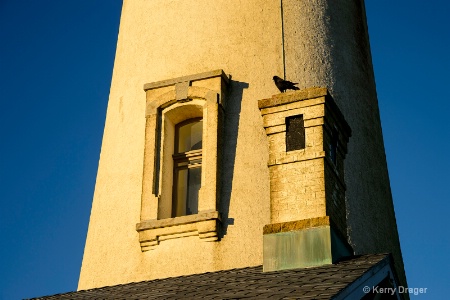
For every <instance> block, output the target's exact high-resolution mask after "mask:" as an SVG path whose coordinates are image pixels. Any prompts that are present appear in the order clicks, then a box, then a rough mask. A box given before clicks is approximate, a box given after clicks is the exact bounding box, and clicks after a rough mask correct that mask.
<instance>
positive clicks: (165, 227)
mask: <svg viewBox="0 0 450 300" xmlns="http://www.w3.org/2000/svg"><path fill="white" fill-rule="evenodd" d="M219 222H220V214H219V212H217V211H204V212H199V213H198V214H195V215H188V216H182V217H176V218H168V219H162V220H147V221H143V222H141V223H139V224H136V230H137V231H138V232H139V241H140V243H141V250H142V251H143V252H144V251H148V250H152V249H154V248H155V247H156V246H157V245H158V244H159V242H160V241H163V240H170V239H175V238H180V237H185V236H195V235H198V237H199V238H200V239H201V240H203V241H205V242H214V241H217V240H218V239H219V237H218V235H217V230H218V226H219Z"/></svg>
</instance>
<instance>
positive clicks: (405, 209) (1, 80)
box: [0, 0, 450, 299]
mask: <svg viewBox="0 0 450 300" xmlns="http://www.w3.org/2000/svg"><path fill="white" fill-rule="evenodd" d="M120 8H121V1H119V0H108V1H106V0H91V1H87V0H77V1H75V0H66V1H57V0H40V1H31V0H28V1H26V0H0V103H1V109H0V185H1V188H0V241H1V244H0V245H1V247H0V299H20V298H26V297H36V296H41V295H50V294H55V293H61V292H68V291H73V290H75V289H76V287H77V282H78V275H79V270H80V266H81V259H82V255H83V248H84V241H85V237H86V231H87V226H88V221H89V213H90V208H91V201H92V195H93V190H94V184H95V176H96V172H97V164H98V158H99V153H100V146H101V139H102V133H103V126H104V120H105V113H106V106H107V101H108V94H109V85H110V81H111V73H112V68H113V61H114V53H115V46H116V39H117V33H118V25H119V17H120ZM449 8H450V4H448V2H447V1H444V0H431V1H423V0H422V1H418V0H410V1H406V0H398V1H387V0H376V1H375V0H366V9H367V16H368V23H369V32H370V39H371V47H372V55H373V62H374V68H375V76H376V82H377V91H378V98H379V106H380V112H381V118H382V126H383V133H384V139H385V147H386V155H387V159H388V166H389V173H390V179H391V187H392V193H393V197H394V206H395V211H396V216H397V224H398V229H399V234H400V241H401V245H402V251H403V258H404V262H405V268H406V275H407V278H408V283H409V286H410V287H418V288H420V287H423V288H427V294H425V295H422V296H412V298H416V297H419V298H423V299H444V298H446V297H447V296H448V292H447V291H446V288H447V285H448V282H447V281H448V278H450V274H449V271H448V270H449V269H450V263H449V261H450V259H449V258H448V255H450V235H449V234H448V232H447V230H448V229H449V225H448V212H449V211H450V204H449V202H450V196H449V194H448V190H447V189H446V187H447V184H450V180H449V179H450V176H449V170H450V159H449V155H448V152H449V149H450V134H449V129H450V126H449V123H448V121H447V120H448V117H447V115H448V113H449V111H450V104H449V100H450V99H449V98H450V97H449V96H448V95H447V88H448V86H449V83H448V82H449V79H450V76H449V75H448V74H449V71H450V60H449V53H450V22H449V21H448V16H449V13H450V9H449Z"/></svg>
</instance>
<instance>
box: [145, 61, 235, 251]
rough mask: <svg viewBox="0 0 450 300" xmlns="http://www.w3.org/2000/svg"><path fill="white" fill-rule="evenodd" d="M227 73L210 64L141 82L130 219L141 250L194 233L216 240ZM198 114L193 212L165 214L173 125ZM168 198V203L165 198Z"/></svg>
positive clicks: (169, 188)
mask: <svg viewBox="0 0 450 300" xmlns="http://www.w3.org/2000/svg"><path fill="white" fill-rule="evenodd" d="M228 84H229V78H228V76H227V75H225V73H224V72H223V70H215V71H211V72H205V73H200V74H195V75H190V76H184V77H179V78H174V79H170V80H164V81H158V82H154V83H147V84H145V85H144V90H145V92H146V125H145V126H146V127H145V146H144V147H145V148H144V166H143V181H142V196H141V220H140V223H138V224H136V230H137V231H138V233H139V241H140V245H141V250H142V251H148V250H152V249H154V248H155V247H156V246H157V245H158V244H159V243H160V241H163V240H166V239H173V238H181V237H184V236H192V235H198V236H199V238H200V239H201V240H203V241H217V240H218V239H219V238H218V228H219V225H220V213H219V212H218V203H219V183H220V180H219V178H218V175H219V165H220V157H221V155H220V151H219V150H220V147H219V145H220V143H221V138H222V124H223V114H224V100H225V93H226V91H227V86H228ZM196 117H203V137H202V138H203V148H202V151H203V152H202V175H201V176H202V180H201V188H200V191H199V199H198V214H194V215H188V216H180V217H175V218H172V217H171V214H170V213H171V212H170V210H171V203H172V183H173V159H172V154H173V147H174V128H175V125H176V124H178V123H180V122H183V121H184V120H187V119H191V118H196ZM169 203H170V204H169Z"/></svg>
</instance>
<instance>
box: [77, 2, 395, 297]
mask: <svg viewBox="0 0 450 300" xmlns="http://www.w3.org/2000/svg"><path fill="white" fill-rule="evenodd" d="M283 3H284V24H285V25H284V30H285V40H284V43H285V54H286V55H285V57H286V74H287V78H288V79H290V80H293V81H296V82H300V85H299V86H300V87H301V88H303V87H311V86H323V87H327V88H329V89H330V91H331V93H332V96H333V97H334V99H335V100H336V102H337V103H338V105H339V107H340V108H341V110H342V111H343V114H344V116H345V118H346V119H347V121H348V123H349V125H350V127H351V128H352V130H353V136H352V139H351V141H350V143H349V153H348V155H347V159H346V166H345V168H346V181H347V186H348V191H347V196H348V200H349V206H348V213H349V220H348V225H349V226H350V231H349V235H350V239H351V240H350V242H351V244H352V246H353V247H354V249H355V250H356V251H357V252H358V253H364V252H386V251H389V252H394V254H395V257H396V259H397V261H396V262H397V263H399V257H400V258H401V254H400V248H399V245H398V237H397V233H396V226H395V217H394V215H393V209H392V204H391V194H390V188H389V179H388V174H387V167H386V160H385V155H384V148H383V140H382V135H381V126H380V120H379V112H378V106H377V99H376V92H375V85H374V80H373V74H372V66H371V59H370V53H369V48H368V41H367V39H366V37H365V36H364V33H365V32H366V28H365V19H364V18H361V16H360V15H361V13H362V9H361V8H360V7H359V6H358V3H359V2H358V1H350V0H347V1H339V3H340V4H339V5H340V6H339V7H338V6H337V5H338V4H337V2H336V3H335V1H325V0H314V1H313V0H308V1H307V0H304V1H294V0H285V1H283ZM279 5H280V2H279V1H265V0H246V1H242V0H227V1H225V0H216V1H210V0H183V1H181V0H152V1H147V0H133V1H129V0H125V1H124V4H123V11H122V17H121V24H120V30H119V37H118V44H117V52H116V58H115V64H114V71H113V78H112V83H111V91H110V98H109V103H108V110H107V116H106V123H105V131H104V136H103V143H102V150H101V155H100V162H99V169H98V175H97V182H96V187H95V192H94V200H93V205H92V211H91V219H90V224H89V230H88V235H87V240H86V246H85V253H84V257H83V264H82V269H81V274H80V280H79V286H78V288H79V289H86V288H93V287H99V286H105V285H114V284H120V283H125V282H132V281H141V280H149V279H154V278H161V277H168V276H177V275H183V274H191V273H200V272H206V271H214V270H221V269H230V268H237V267H246V266H253V265H260V264H262V261H263V260H262V238H263V234H262V228H263V226H264V225H266V224H268V223H270V191H269V171H268V168H267V161H268V158H269V154H268V140H267V138H266V135H265V133H264V129H263V127H262V118H261V114H260V112H259V110H258V105H257V100H259V99H263V98H267V97H270V96H271V95H273V94H276V93H278V90H277V89H276V87H275V85H274V84H273V82H272V80H271V78H272V76H273V75H279V76H282V75H283V59H282V58H283V55H282V54H283V51H282V44H283V43H282V30H281V28H282V26H281V13H280V6H279ZM355 16H356V17H355ZM348 28H350V30H349V29H348ZM360 34H362V35H360ZM361 36H362V37H361ZM360 46H362V47H360ZM216 69H223V70H224V71H225V72H226V73H227V74H231V75H232V78H231V79H232V80H231V84H230V94H229V95H228V99H227V105H226V107H225V121H224V125H225V131H224V135H225V143H224V146H223V149H222V153H223V169H222V176H221V177H222V180H223V181H222V186H221V199H222V202H221V203H220V206H219V208H220V212H221V213H222V219H223V223H224V235H223V238H222V239H221V241H220V242H211V243H205V242H201V241H199V239H198V237H195V236H193V237H185V238H180V239H173V240H168V241H164V242H162V243H161V244H160V245H159V246H158V247H157V249H155V250H151V251H147V252H141V248H140V245H139V239H138V233H137V232H136V230H135V225H136V223H139V222H140V211H141V192H142V174H143V153H144V140H145V100H146V96H145V92H144V91H143V88H142V87H143V85H144V84H145V83H149V82H155V81H160V80H164V79H170V78H174V77H179V76H185V75H190V74H195V73H200V72H206V71H211V70H216ZM381 220H382V221H381ZM399 255H400V256H399ZM399 266H400V267H401V269H402V264H401V263H399Z"/></svg>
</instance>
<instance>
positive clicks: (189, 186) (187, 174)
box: [172, 167, 202, 217]
mask: <svg viewBox="0 0 450 300" xmlns="http://www.w3.org/2000/svg"><path fill="white" fill-rule="evenodd" d="M175 172H176V176H175V180H176V191H175V193H176V196H175V201H174V203H173V208H172V210H173V211H172V216H173V217H179V216H186V215H192V214H196V213H198V191H199V190H200V185H201V174H202V168H201V167H198V168H189V169H177V170H175Z"/></svg>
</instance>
